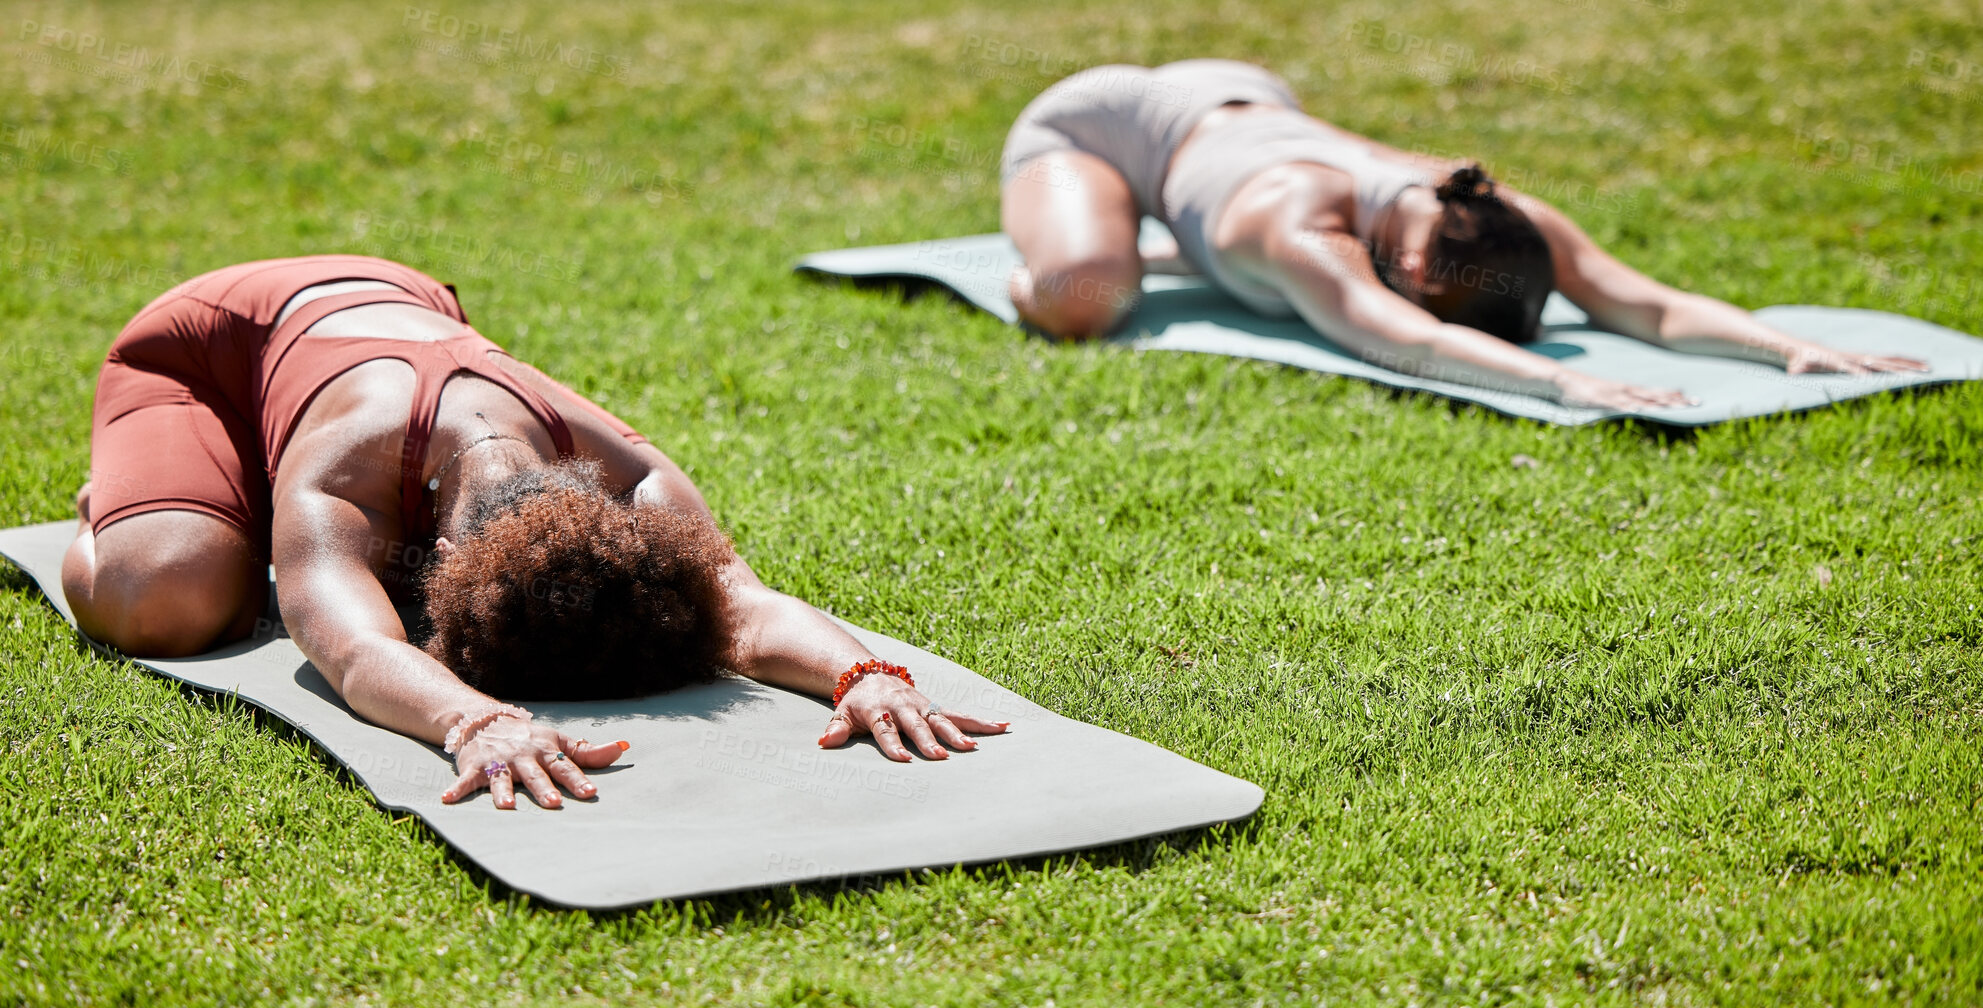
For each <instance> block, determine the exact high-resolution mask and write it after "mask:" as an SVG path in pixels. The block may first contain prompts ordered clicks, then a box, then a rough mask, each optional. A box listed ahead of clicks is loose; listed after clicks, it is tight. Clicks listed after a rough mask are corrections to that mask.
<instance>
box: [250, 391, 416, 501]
mask: <svg viewBox="0 0 1983 1008" xmlns="http://www.w3.org/2000/svg"><path fill="white" fill-rule="evenodd" d="M413 384H414V379H413V369H412V367H411V366H409V365H408V364H406V363H405V362H404V361H399V360H394V359H381V360H374V361H367V362H365V363H363V364H360V365H358V366H356V367H353V368H351V369H350V370H348V371H345V372H344V373H343V374H341V375H338V376H337V377H336V378H334V379H332V380H331V381H330V382H329V383H327V384H326V385H325V386H324V387H323V388H322V389H320V390H318V392H317V395H316V397H315V398H313V399H312V400H311V402H310V406H309V408H308V409H307V410H305V411H304V413H303V416H302V417H301V418H299V419H298V421H297V424H296V427H295V429H294V430H293V431H291V433H290V436H289V441H288V443H287V444H286V445H285V446H284V447H283V452H282V457H281V458H280V459H278V460H277V462H276V482H275V487H274V505H275V512H276V523H277V526H278V531H280V530H281V528H282V527H283V526H285V525H287V524H288V520H293V519H298V518H304V517H305V516H306V514H307V512H308V507H307V505H308V504H309V502H311V501H313V500H320V499H321V498H323V497H329V498H335V499H339V500H343V501H347V502H349V503H351V504H353V505H356V506H357V507H358V508H360V509H361V510H362V511H364V512H365V513H366V514H367V515H368V517H371V518H372V524H373V525H374V526H375V528H377V527H379V526H380V525H381V523H385V524H390V525H392V526H393V527H392V528H391V529H383V528H380V531H381V532H383V533H385V534H388V535H398V532H399V530H398V528H397V526H398V522H399V518H398V515H399V500H400V488H401V485H402V484H401V479H402V477H401V472H402V469H401V455H402V453H403V452H404V451H405V445H406V417H407V413H406V411H407V404H408V403H409V402H410V401H411V400H412V396H413ZM414 464H415V465H418V464H419V460H417V459H416V460H414Z"/></svg>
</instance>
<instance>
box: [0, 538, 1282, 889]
mask: <svg viewBox="0 0 1983 1008" xmlns="http://www.w3.org/2000/svg"><path fill="white" fill-rule="evenodd" d="M74 535H75V523H74V522H53V523H50V524H46V525H30V526H26V527H24V528H15V529H8V530H5V531H0V555H4V556H6V557H7V558H8V559H10V560H12V561H13V562H14V563H16V564H18V565H19V566H20V567H21V569H22V570H25V571H26V572H27V573H28V575H29V576H30V577H32V578H34V580H35V582H36V583H37V584H39V585H40V586H41V589H42V591H43V592H44V593H45V594H46V595H47V596H48V600H49V601H50V602H51V603H53V604H54V606H55V608H56V609H57V610H59V611H60V612H61V614H62V616H63V617H64V618H66V619H68V620H69V621H70V623H72V624H73V623H74V622H75V620H74V618H73V616H72V615H71V614H70V611H69V607H68V603H67V601H66V600H65V599H64V598H63V595H62V578H61V569H62V552H63V550H64V549H66V548H67V547H68V544H69V540H70V539H71V538H72V537H73V536H74ZM843 625H844V624H843ZM848 629H849V630H850V631H852V632H853V634H854V636H855V637H858V638H860V641H861V643H863V644H865V645H867V646H868V647H869V648H870V649H872V650H873V651H874V653H875V654H877V655H880V656H881V657H882V658H885V659H887V660H889V661H892V662H896V663H898V664H901V665H905V666H908V668H909V669H910V670H911V671H912V672H913V673H914V675H915V676H916V682H917V685H918V686H919V687H921V688H922V689H923V691H924V692H925V693H927V694H928V695H929V696H930V697H931V698H932V699H934V700H936V701H937V702H939V703H941V704H943V705H945V706H948V707H955V708H957V709H958V710H963V711H969V712H971V713H974V714H979V715H982V716H986V717H991V718H995V719H998V720H1002V721H1008V720H1009V721H1011V722H1012V723H1013V731H1012V733H1011V734H1009V735H1000V736H991V737H986V738H984V739H982V741H981V745H980V747H979V749H978V750H977V751H976V752H971V753H957V754H953V755H952V756H951V758H950V759H948V760H946V761H943V762H929V761H926V760H921V759H919V760H917V761H916V762H913V763H893V762H890V761H888V760H887V759H884V758H883V757H882V756H881V754H880V753H878V752H876V751H875V750H874V748H873V746H872V745H870V744H867V743H866V742H865V741H862V742H859V743H857V744H854V745H850V746H846V747H843V748H841V749H836V750H822V749H820V748H819V747H818V745H817V744H816V743H815V740H816V739H818V738H819V733H820V731H821V730H822V729H823V728H824V727H825V724H826V718H827V716H828V715H829V714H830V713H832V710H831V708H829V707H828V706H827V705H826V704H825V702H824V701H820V700H815V699H812V698H810V697H804V696H800V695H798V694H794V693H789V692H786V691H784V690H778V689H771V688H768V687H765V686H760V685H758V684H756V683H752V682H749V681H746V680H743V679H736V678H729V679H725V680H724V681H721V682H717V683H713V684H711V685H708V686H700V687H695V688H692V689H686V690H682V691H679V692H676V693H670V694H667V695H664V696H658V697H649V698H646V699H641V700H629V701H613V702H600V703H536V704H532V705H531V707H532V709H533V710H534V711H535V712H536V714H537V719H538V720H539V721H542V722H548V723H550V724H552V725H555V726H557V727H559V728H561V729H563V730H565V731H568V732H574V733H577V734H579V735H583V736H586V737H588V738H591V739H594V740H601V739H621V738H623V739H627V740H628V741H630V742H632V743H633V748H632V749H630V750H629V751H628V752H627V754H626V756H625V757H623V758H622V759H621V761H620V763H619V764H618V765H617V766H616V767H614V768H612V769H610V770H604V771H594V772H593V773H592V778H593V780H594V781H596V782H597V783H598V785H599V794H600V797H599V799H598V800H597V801H594V802H580V801H573V800H571V799H569V798H567V799H566V801H565V806H564V808H563V809H561V810H558V811H555V812H550V811H545V810H543V809H540V808H538V807H537V806H535V805H534V804H532V803H531V802H530V800H529V798H527V797H523V796H519V797H518V798H517V809H516V811H513V812H511V811H499V810H497V809H496V808H495V807H494V806H493V805H492V804H490V801H489V797H488V794H487V793H486V792H484V793H483V794H481V795H479V796H478V797H477V798H476V799H475V800H472V801H468V802H464V803H462V804H459V805H443V804H441V800H440V794H441V791H442V789H444V788H446V787H447V786H448V784H449V783H450V782H451V781H452V780H453V779H454V771H453V768H452V766H453V765H452V762H451V761H450V760H449V759H448V758H447V757H446V756H444V755H442V753H441V751H440V750H439V749H438V748H436V747H434V746H431V745H428V744H426V743H424V742H417V741H415V740H413V739H410V738H407V737H406V736H404V735H400V734H398V733H396V732H391V731H387V730H386V729H384V728H379V727H376V726H374V725H372V724H369V723H367V722H365V721H363V720H361V719H359V718H358V717H357V716H356V715H354V714H352V713H351V711H350V709H349V708H347V707H345V706H344V703H343V702H342V701H340V700H339V699H338V698H337V695H336V694H335V693H333V692H332V691H331V688H330V685H329V684H328V683H326V682H325V681H324V679H323V677H322V676H321V675H319V674H318V673H317V671H316V669H315V668H314V667H312V666H311V665H310V663H309V662H308V661H306V660H304V658H303V655H302V653H301V652H300V651H298V650H297V649H296V645H295V643H294V642H293V641H291V640H290V639H289V638H287V637H285V636H279V635H275V634H272V633H264V634H260V635H258V637H257V639H252V640H248V641H244V642H242V643H239V644H234V645H230V646H228V647H226V648H223V649H221V650H219V651H215V652H213V653H211V654H206V655H201V656H199V657H197V658H187V659H176V660H157V659H147V660H144V661H140V662H138V664H140V665H143V666H146V667H148V668H150V669H152V670H153V671H155V672H158V673H160V674H161V675H165V676H169V677H171V678H173V679H177V680H179V681H181V682H185V683H190V684H192V685H194V686H198V687H200V688H202V689H208V690H213V691H216V692H220V693H229V694H234V695H237V696H239V697H240V698H241V699H243V700H246V701H248V702H249V703H252V704H254V705H255V706H257V707H260V708H262V709H263V710H266V711H268V712H269V713H271V714H274V715H275V716H277V717H279V718H281V719H283V720H284V721H287V722H289V723H290V724H292V725H294V726H296V729H297V730H298V731H301V732H302V733H303V734H305V735H308V736H309V737H310V738H312V739H314V740H315V741H316V742H317V743H318V744H320V745H322V746H323V747H324V748H325V749H326V750H328V751H329V752H330V754H331V755H332V756H333V757H334V758H336V760H337V761H338V762H339V763H341V764H343V765H344V766H345V768H346V769H348V770H350V771H351V773H352V775H353V776H355V777H357V778H358V780H359V781H360V782H361V783H363V784H364V785H365V786H366V787H367V788H370V789H371V791H372V793H373V795H375V796H376V797H377V798H378V801H379V804H380V805H383V806H385V807H386V808H388V809H393V810H395V811H404V812H411V813H413V814H415V815H418V816H419V817H420V818H421V819H423V820H425V821H426V823H427V825H429V826H431V827H433V829H434V832H436V833H438V834H440V835H441V837H442V839H444V840H446V841H447V842H448V843H449V844H450V845H452V846H453V847H454V848H455V849H456V850H458V851H460V852H461V853H462V854H463V855H464V856H465V857H467V858H468V859H469V860H471V861H473V862H475V863H476V864H477V865H480V866H481V867H482V868H483V869H484V870H485V871H487V872H488V873H489V874H490V875H492V876H494V877H495V878H496V879H498V880H500V881H501V882H502V883H503V884H505V885H507V886H509V887H510V888H512V889H516V890H519V891H521V892H526V893H529V894H531V895H532V896H535V897H539V898H541V899H544V900H546V901H549V902H551V903H556V904H560V905H563V906H569V907H581V908H585V909H594V910H600V909H611V908H615V907H624V906H630V905H634V904H639V903H646V902H651V901H653V900H659V899H674V898H681V897H689V896H706V895H711V894H715V893H722V892H731V891H736V890H744V889H757V888H762V887H765V886H780V885H786V884H790V883H796V882H805V881H811V880H816V879H831V878H842V877H847V876H853V875H867V874H875V873H882V872H896V871H902V870H904V869H912V868H924V867H947V866H950V865H957V864H977V863H982V862H987V861H999V860H1004V859H1007V858H1018V857H1026V856H1030V855H1035V854H1047V853H1053V852H1057V851H1067V850H1076V849H1079V848H1084V847H1096V846H1100V845H1103V844H1111V843H1118V842H1121V841H1124V840H1133V839H1136V838H1138V837H1145V836H1153V835H1156V834H1161V833H1170V832H1175V831H1177V830H1184V829H1190V828H1193V827H1198V826H1205V825H1209V824H1211V823H1217V822H1225V821H1229V820H1234V819H1243V818H1245V817H1247V816H1249V815H1252V814H1253V812H1254V810H1255V809H1258V808H1259V807H1260V800H1261V798H1262V793H1261V790H1260V788H1258V787H1256V786H1254V785H1253V784H1249V783H1247V782H1246V781H1243V780H1239V779H1238V778H1235V777H1229V776H1227V775H1225V774H1222V773H1219V772H1218V771H1216V770H1212V769H1210V768H1208V767H1204V766H1201V765H1199V764H1197V763H1194V762H1192V761H1190V760H1188V759H1185V758H1184V757H1182V756H1179V755H1177V754H1175V753H1172V752H1169V751H1167V750H1164V749H1160V748H1158V747H1156V746H1154V745H1151V744H1149V743H1148V742H1142V741H1138V740H1136V739H1133V738H1130V737H1129V736H1127V735H1119V734H1117V733H1115V732H1112V731H1108V730H1107V729H1103V728H1097V727H1095V726H1094V725H1089V724H1083V723H1081V722H1079V721H1074V720H1070V719H1068V718H1064V717H1061V716H1059V715H1057V714H1055V713H1053V712H1052V711H1049V710H1047V709H1046V708H1044V707H1041V706H1039V705H1037V704H1034V703H1032V702H1030V701H1028V700H1027V699H1026V698H1024V697H1022V696H1020V695H1018V694H1017V693H1014V692H1012V691H1011V690H1008V689H1006V688H1004V687H1002V686H999V685H998V684H996V683H993V682H991V681H990V680H988V679H985V678H984V677H982V676H979V675H977V674H976V673H974V672H971V671H970V670H968V669H965V668H963V667H961V666H959V665H956V664H954V663H952V662H948V661H945V660H944V659H942V658H939V657H937V656H936V655H933V654H930V653H929V652H927V651H923V650H920V649H918V648H915V647H912V646H910V645H908V644H904V643H902V642H901V641H897V640H891V639H889V638H887V637H884V636H882V635H880V634H877V633H872V632H870V631H867V630H862V629H860V628H859V627H854V626H848Z"/></svg>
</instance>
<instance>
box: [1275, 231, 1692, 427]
mask: <svg viewBox="0 0 1983 1008" xmlns="http://www.w3.org/2000/svg"><path fill="white" fill-rule="evenodd" d="M1253 268H1254V269H1255V270H1257V271H1259V272H1262V273H1265V274H1266V276H1265V277H1264V279H1266V280H1268V281H1269V282H1270V283H1272V284H1273V285H1274V286H1275V287H1276V288H1278V289H1279V290H1280V291H1281V292H1282V293H1283V295H1284V296H1285V297H1287V299H1288V301H1289V302H1290V303H1291V304H1293V305H1294V308H1295V311H1296V312H1298V313H1299V314H1300V315H1301V317H1302V319H1303V320H1305V321H1306V322H1308V324H1309V325H1311V326H1313V327H1314V328H1315V329H1316V331H1318V332H1323V333H1327V334H1328V335H1329V337H1330V338H1331V339H1333V340H1335V341H1337V342H1338V343H1341V344H1343V345H1344V346H1345V347H1346V348H1347V349H1349V350H1350V351H1352V352H1353V353H1355V354H1356V355H1357V356H1359V357H1361V358H1362V359H1363V360H1366V361H1369V362H1370V363H1372V364H1377V365H1380V366H1382V367H1386V368H1390V369H1391V370H1393V371H1401V372H1404V373H1406V374H1414V375H1420V376H1423V377H1426V378H1436V379H1440V380H1444V381H1455V382H1462V383H1465V384H1468V385H1475V386H1479V387H1482V388H1492V389H1503V390H1507V391H1511V392H1520V393H1524V394H1527V395H1533V396H1540V397H1542V398H1545V399H1553V400H1555V401H1557V402H1561V403H1564V404H1566V405H1572V406H1601V407H1606V408H1610V409H1626V410H1631V409H1643V408H1646V407H1655V406H1675V405H1679V404H1681V403H1683V402H1685V401H1686V397H1685V396H1683V395H1682V394H1681V393H1679V392H1677V391H1674V390H1671V389H1650V388H1641V387H1639V386H1636V385H1627V384H1624V383H1622V382H1614V381H1608V380H1606V379H1602V378H1595V377H1592V376H1590V375H1586V374H1582V373H1579V372H1576V371H1572V370H1570V369H1569V368H1566V367H1564V366H1563V365H1561V364H1559V363H1557V362H1556V361H1555V360H1552V359H1550V358H1548V357H1544V356H1543V355H1541V354H1538V353H1533V352H1530V351H1528V350H1524V349H1522V348H1521V347H1518V346H1515V345H1514V344H1512V343H1509V342H1507V341H1505V340H1501V339H1498V338H1496V337H1494V336H1490V335H1488V334H1487V333H1484V332H1481V331H1479V330H1477V329H1470V328H1468V327H1466V326H1461V325H1453V324H1451V323H1447V322H1441V321H1440V320H1439V319H1438V318H1437V317H1436V316H1434V315H1433V314H1432V313H1431V312H1428V311H1426V310H1425V309H1423V308H1420V307H1419V306H1418V305H1415V304H1413V303H1412V302H1410V301H1408V300H1406V299H1405V298H1403V297H1400V296H1399V295H1398V294H1397V293H1395V292H1393V291H1392V290H1391V289H1390V288H1388V287H1385V286H1384V284H1383V283H1382V281H1380V280H1379V279H1378V278H1377V272H1376V269H1375V267H1373V266H1372V264H1371V262H1370V254H1369V252H1368V251H1367V250H1366V249H1365V248H1364V247H1363V244H1362V243H1361V242H1359V241H1358V240H1357V239H1356V237H1355V236H1353V235H1351V234H1348V233H1346V232H1344V231H1342V230H1339V229H1335V228H1320V227H1314V226H1312V225H1300V224H1295V223H1290V224H1287V225H1284V226H1279V227H1271V228H1268V229H1266V230H1265V232H1264V234H1263V236H1262V240H1261V247H1260V249H1259V255H1258V257H1257V262H1256V263H1255V264H1254V265H1253Z"/></svg>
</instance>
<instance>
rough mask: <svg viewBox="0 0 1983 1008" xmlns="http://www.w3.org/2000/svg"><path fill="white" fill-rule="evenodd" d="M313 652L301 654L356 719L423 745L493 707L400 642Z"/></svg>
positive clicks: (373, 640)
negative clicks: (356, 714)
mask: <svg viewBox="0 0 1983 1008" xmlns="http://www.w3.org/2000/svg"><path fill="white" fill-rule="evenodd" d="M299 643H303V642H302V641H300V640H299ZM312 650H316V649H312V648H310V647H308V646H305V648H304V653H305V654H306V655H309V656H310V658H311V661H312V662H313V663H315V664H317V667H318V668H319V670H320V671H322V672H323V674H324V677H325V678H326V679H328V680H329V681H330V682H331V684H332V685H333V686H334V687H335V688H336V689H337V691H338V695H339V696H341V697H343V698H344V702H345V703H346V704H349V705H350V707H351V709H352V710H353V711H356V712H357V713H358V715H359V716H360V717H363V718H364V719H365V720H367V721H370V722H372V723H373V724H376V725H378V726H380V727H382V728H390V729H392V730H393V731H396V732H399V733H400V734H402V735H407V736H410V737H412V738H417V739H420V740H422V741H426V742H433V743H439V742H441V741H442V740H443V739H444V738H445V737H446V736H447V732H448V729H449V728H452V727H454V726H455V725H456V724H457V723H459V722H460V721H461V719H462V718H463V717H464V716H469V715H472V714H474V713H476V712H478V711H482V710H486V709H487V708H488V707H489V706H490V705H492V704H494V703H495V702H496V701H495V700H494V699H492V698H490V697H488V696H486V695H484V694H483V693H481V692H480V691H478V690H476V689H474V688H473V687H470V686H469V685H468V684H467V683H464V682H462V681H461V679H460V678H459V677H457V676H456V675H455V674H454V673H453V672H450V671H449V670H448V669H447V667H446V666H444V665H442V664H441V663H440V662H437V661H435V660H434V659H433V658H430V657H428V656H427V654H426V653H425V652H423V651H421V650H420V649H419V648H416V647H414V646H413V645H411V644H408V643H406V642H405V641H401V640H395V639H393V638H390V637H382V636H375V637H370V638H368V639H366V640H363V641H358V642H354V643H352V644H349V645H347V646H345V647H342V648H338V649H335V650H334V651H332V652H331V653H328V654H324V655H322V656H321V658H320V657H319V656H317V655H310V652H311V651H312Z"/></svg>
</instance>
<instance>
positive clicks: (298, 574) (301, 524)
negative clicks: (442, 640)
mask: <svg viewBox="0 0 1983 1008" xmlns="http://www.w3.org/2000/svg"><path fill="white" fill-rule="evenodd" d="M388 521H390V519H388V518H386V517H385V516H384V515H382V514H381V513H380V512H378V511H376V510H372V509H367V508H363V507H360V506H359V505H357V504H354V503H352V502H351V501H349V500H345V499H343V498H341V497H338V496H335V495H333V494H330V493H327V492H325V491H323V490H322V489H320V488H317V487H313V486H292V487H286V488H285V492H283V493H282V494H280V495H279V496H278V498H277V503H276V509H275V520H274V529H273V538H272V549H271V552H272V554H273V555H272V557H271V559H272V561H273V564H274V566H275V579H276V588H277V591H278V593H279V594H280V596H281V599H282V616H283V623H284V625H285V627H287V629H288V630H289V632H290V634H291V636H292V637H294V638H295V640H296V644H297V646H298V647H299V648H301V649H302V651H303V653H304V655H305V656H306V657H308V658H309V659H310V661H311V662H312V663H313V664H315V665H316V666H317V669H318V671H320V672H322V673H323V675H324V678H325V679H327V680H329V681H330V684H331V686H332V687H333V688H335V689H337V690H338V692H339V694H340V695H342V693H343V682H344V673H345V671H346V670H347V669H348V668H349V667H350V663H351V660H352V656H353V655H354V654H355V653H356V651H357V650H358V649H359V648H361V647H363V646H364V645H365V644H366V643H368V642H372V641H376V640H378V639H380V638H385V639H390V640H395V641H400V642H404V641H405V640H406V628H405V626H404V625H403V624H401V622H400V619H399V614H398V612H397V611H396V610H394V608H393V604H392V600H391V598H390V597H389V596H388V595H387V593H386V589H385V586H384V585H383V584H382V583H381V582H380V580H379V575H378V568H377V566H376V564H377V563H378V561H379V555H380V554H382V553H384V552H385V550H384V549H382V548H381V547H382V544H389V543H390V542H391V540H392V537H393V536H394V535H395V534H396V530H393V529H389V528H387V527H386V524H387V522H388Z"/></svg>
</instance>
